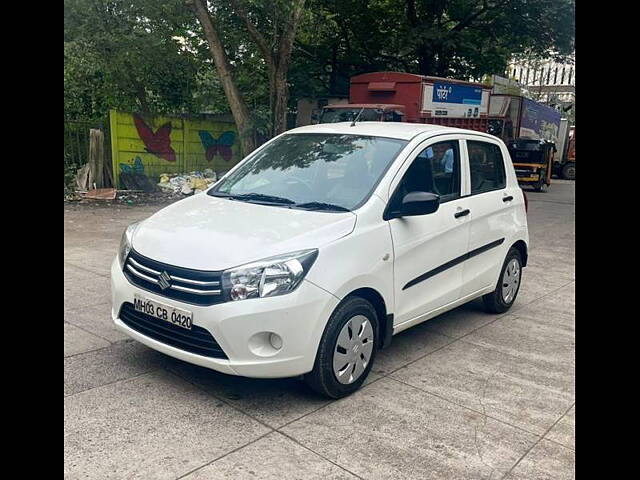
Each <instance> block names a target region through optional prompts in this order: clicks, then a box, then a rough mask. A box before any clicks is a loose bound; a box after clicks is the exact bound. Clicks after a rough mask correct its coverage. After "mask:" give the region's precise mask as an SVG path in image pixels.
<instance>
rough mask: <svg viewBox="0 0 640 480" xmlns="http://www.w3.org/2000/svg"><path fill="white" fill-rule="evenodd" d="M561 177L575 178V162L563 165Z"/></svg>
mask: <svg viewBox="0 0 640 480" xmlns="http://www.w3.org/2000/svg"><path fill="white" fill-rule="evenodd" d="M562 178H566V179H567V180H575V179H576V165H575V163H573V162H572V163H567V164H566V165H565V166H564V167H562Z"/></svg>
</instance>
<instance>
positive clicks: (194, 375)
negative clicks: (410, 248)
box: [166, 357, 329, 428]
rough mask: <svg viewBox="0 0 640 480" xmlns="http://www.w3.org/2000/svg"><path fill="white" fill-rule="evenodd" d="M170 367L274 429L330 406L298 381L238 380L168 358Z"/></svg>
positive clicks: (184, 377) (232, 376)
mask: <svg viewBox="0 0 640 480" xmlns="http://www.w3.org/2000/svg"><path fill="white" fill-rule="evenodd" d="M166 368H167V369H169V370H170V371H172V372H173V373H175V374H176V375H178V376H179V377H181V378H183V379H185V380H186V381H189V382H191V383H194V384H196V385H198V386H200V387H201V388H203V389H204V390H206V391H207V392H209V393H211V394H212V395H215V396H216V397H219V398H222V399H224V400H225V401H227V402H229V403H231V404H232V405H234V406H236V407H237V408H239V409H241V410H242V411H243V412H246V413H247V414H249V415H251V416H252V417H254V418H257V419H259V420H260V421H262V422H264V423H266V424H267V425H269V426H271V427H273V428H279V427H280V426H282V425H284V424H286V423H289V422H291V421H293V420H296V419H298V418H300V417H302V416H303V415H306V414H308V413H310V412H312V411H314V410H316V409H318V408H320V407H322V406H324V405H326V404H327V403H329V400H327V399H326V398H324V397H321V396H320V395H318V394H316V393H314V392H313V391H311V390H310V389H309V388H308V387H307V386H306V384H305V383H304V382H303V381H302V380H300V379H297V378H283V379H258V378H245V377H237V376H234V375H226V374H223V373H219V372H216V371H215V370H210V369H208V368H204V367H200V366H198V365H192V364H190V363H186V362H183V361H180V360H178V359H174V358H170V357H166Z"/></svg>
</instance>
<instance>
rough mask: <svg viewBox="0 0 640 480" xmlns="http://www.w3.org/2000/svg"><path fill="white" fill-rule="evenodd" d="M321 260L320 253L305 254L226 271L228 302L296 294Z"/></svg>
mask: <svg viewBox="0 0 640 480" xmlns="http://www.w3.org/2000/svg"><path fill="white" fill-rule="evenodd" d="M317 256H318V250H317V249H312V250H301V251H298V252H293V253H288V254H286V255H279V256H277V257H271V258H267V259H265V260H260V261H259V262H253V263H249V264H247V265H242V266H240V267H235V268H230V269H229V270H225V271H224V272H223V274H222V289H223V292H224V295H225V298H226V299H227V300H233V301H235V300H245V299H247V298H260V297H275V296H276V295H284V294H285V293H289V292H292V291H293V290H295V289H296V287H297V286H298V285H300V282H302V279H303V278H304V277H305V275H306V274H307V272H308V271H309V269H310V268H311V265H313V262H315V260H316V258H317Z"/></svg>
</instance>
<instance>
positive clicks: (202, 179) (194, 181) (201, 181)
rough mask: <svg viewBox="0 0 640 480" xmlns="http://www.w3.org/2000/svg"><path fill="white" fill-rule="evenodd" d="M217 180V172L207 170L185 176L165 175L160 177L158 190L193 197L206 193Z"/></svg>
mask: <svg viewBox="0 0 640 480" xmlns="http://www.w3.org/2000/svg"><path fill="white" fill-rule="evenodd" d="M217 180H218V176H217V175H216V172H214V171H213V170H211V169H210V168H207V169H205V170H204V171H202V172H191V173H188V174H183V175H179V174H168V173H163V174H162V175H160V182H158V184H157V185H158V188H160V189H161V190H162V191H165V192H171V193H178V192H179V193H182V194H183V195H192V194H194V193H200V192H203V191H205V190H206V189H207V188H209V186H211V184H212V183H214V182H216V181H217Z"/></svg>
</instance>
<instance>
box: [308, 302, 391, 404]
mask: <svg viewBox="0 0 640 480" xmlns="http://www.w3.org/2000/svg"><path fill="white" fill-rule="evenodd" d="M378 338H379V337H378V317H377V315H376V310H375V309H374V308H373V306H372V305H371V303H369V302H368V301H367V300H365V299H363V298H360V297H349V298H347V299H346V300H344V301H343V302H342V303H341V304H340V305H338V307H337V308H336V309H335V311H334V312H333V313H332V314H331V318H329V322H328V323H327V326H326V327H325V329H324V333H323V334H322V338H321V340H320V345H319V346H318V353H317V354H316V361H315V363H314V365H313V370H311V372H309V373H307V374H306V375H305V376H304V380H305V382H306V383H307V385H309V387H311V388H312V389H313V390H315V391H316V392H318V393H320V394H321V395H324V396H327V397H330V398H341V397H345V396H347V395H350V394H351V393H353V392H355V391H356V390H358V388H360V386H361V385H362V383H363V382H364V381H365V379H366V378H367V376H368V375H369V372H370V371H371V366H372V365H373V361H374V360H375V356H376V350H377V345H378Z"/></svg>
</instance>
